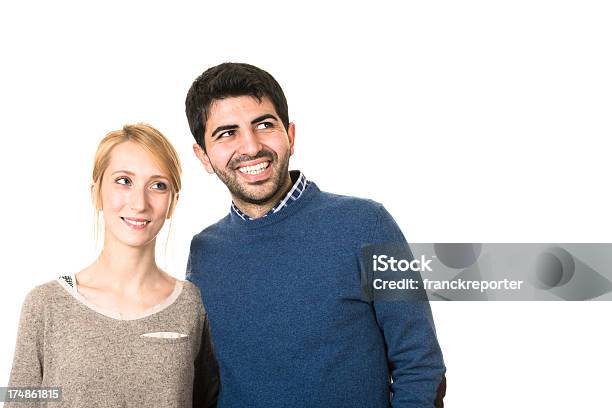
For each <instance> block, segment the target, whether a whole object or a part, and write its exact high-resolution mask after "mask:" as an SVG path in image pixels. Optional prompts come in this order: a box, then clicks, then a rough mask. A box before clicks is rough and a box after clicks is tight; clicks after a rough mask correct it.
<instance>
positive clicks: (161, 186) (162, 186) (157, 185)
mask: <svg viewBox="0 0 612 408" xmlns="http://www.w3.org/2000/svg"><path fill="white" fill-rule="evenodd" d="M151 187H153V189H154V190H167V189H168V186H167V185H166V183H163V182H161V181H158V182H157V183H154V184H153V185H152V186H151Z"/></svg>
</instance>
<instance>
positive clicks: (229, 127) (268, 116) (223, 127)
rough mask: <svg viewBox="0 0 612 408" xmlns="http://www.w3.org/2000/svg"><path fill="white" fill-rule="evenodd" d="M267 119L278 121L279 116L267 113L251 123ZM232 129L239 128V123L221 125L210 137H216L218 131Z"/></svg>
mask: <svg viewBox="0 0 612 408" xmlns="http://www.w3.org/2000/svg"><path fill="white" fill-rule="evenodd" d="M266 119H273V120H275V121H278V118H277V117H276V116H274V115H272V114H271V113H266V114H265V115H261V116H258V117H256V118H255V119H253V120H252V121H251V124H252V125H254V124H255V123H258V122H261V121H262V120H266ZM232 129H238V125H223V126H219V127H218V128H216V129H215V130H213V132H212V133H211V134H210V137H214V136H215V135H216V134H217V133H219V132H222V131H224V130H232Z"/></svg>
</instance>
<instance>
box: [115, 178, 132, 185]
mask: <svg viewBox="0 0 612 408" xmlns="http://www.w3.org/2000/svg"><path fill="white" fill-rule="evenodd" d="M115 183H117V184H122V185H124V186H129V185H130V179H129V178H127V177H119V178H118V179H116V180H115Z"/></svg>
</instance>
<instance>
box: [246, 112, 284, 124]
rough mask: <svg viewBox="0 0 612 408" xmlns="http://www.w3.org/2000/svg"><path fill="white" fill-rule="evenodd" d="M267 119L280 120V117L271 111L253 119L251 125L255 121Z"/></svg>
mask: <svg viewBox="0 0 612 408" xmlns="http://www.w3.org/2000/svg"><path fill="white" fill-rule="evenodd" d="M265 119H274V120H276V121H278V118H277V117H276V116H274V115H272V114H271V113H266V114H265V115H261V116H259V117H257V118H255V119H253V120H252V121H251V125H254V124H255V123H257V122H261V121H262V120H265Z"/></svg>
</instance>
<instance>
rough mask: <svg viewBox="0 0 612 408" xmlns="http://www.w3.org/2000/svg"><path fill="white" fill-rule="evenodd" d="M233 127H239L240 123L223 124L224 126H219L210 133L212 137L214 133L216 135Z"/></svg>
mask: <svg viewBox="0 0 612 408" xmlns="http://www.w3.org/2000/svg"><path fill="white" fill-rule="evenodd" d="M232 129H238V125H223V126H219V127H218V128H216V129H215V130H213V132H212V133H211V134H210V137H213V136H214V135H216V134H217V133H219V132H221V131H223V130H232Z"/></svg>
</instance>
